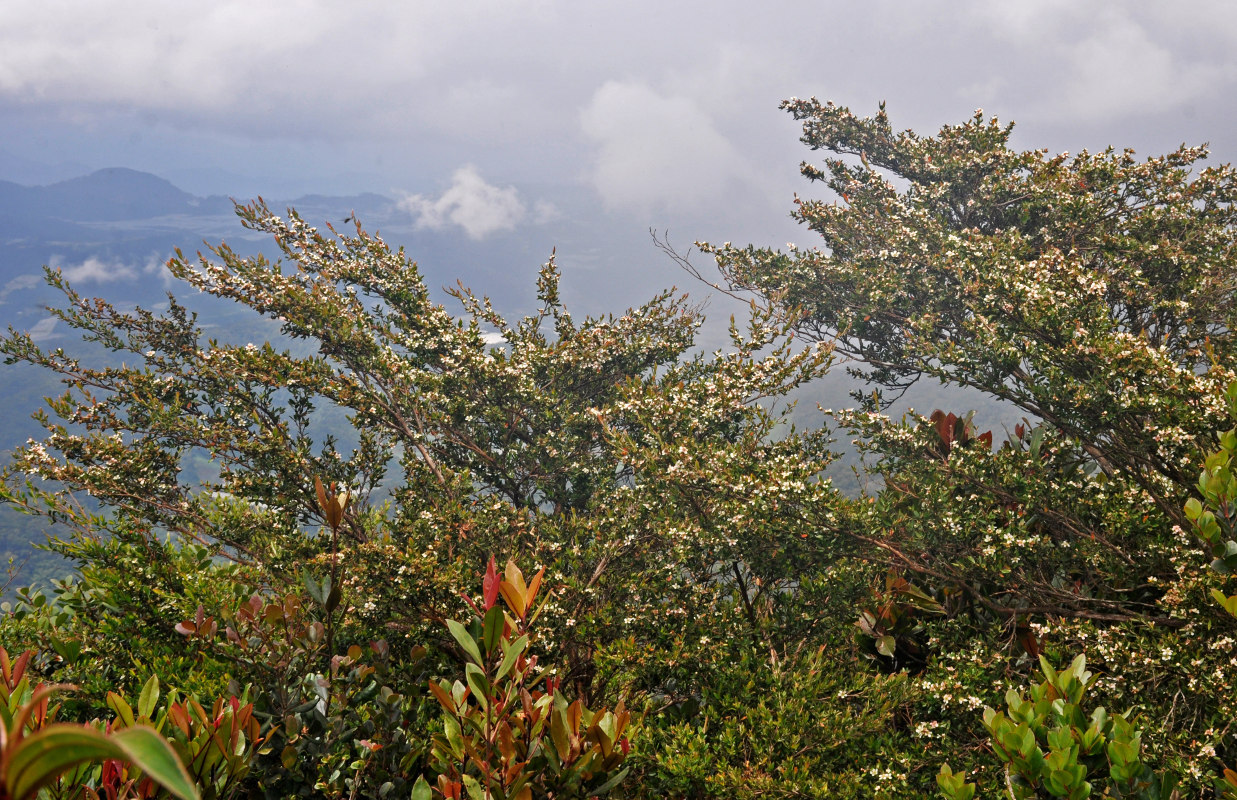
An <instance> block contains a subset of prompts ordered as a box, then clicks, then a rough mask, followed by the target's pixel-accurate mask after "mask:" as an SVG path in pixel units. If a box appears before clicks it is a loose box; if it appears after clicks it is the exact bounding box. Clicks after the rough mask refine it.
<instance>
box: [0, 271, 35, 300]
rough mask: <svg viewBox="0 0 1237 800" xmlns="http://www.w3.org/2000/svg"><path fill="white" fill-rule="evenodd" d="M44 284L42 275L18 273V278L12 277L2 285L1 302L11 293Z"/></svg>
mask: <svg viewBox="0 0 1237 800" xmlns="http://www.w3.org/2000/svg"><path fill="white" fill-rule="evenodd" d="M42 284H43V276H42V275H18V276H17V277H16V278H12V279H10V280H9V281H8V282H7V283H5V284H4V286H3V287H0V303H3V302H5V300H6V299H7V298H8V296H9V295H10V294H12V293H13V292H19V291H22V290H23V289H33V288H35V287H36V286H41V285H42Z"/></svg>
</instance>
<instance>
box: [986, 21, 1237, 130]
mask: <svg viewBox="0 0 1237 800" xmlns="http://www.w3.org/2000/svg"><path fill="white" fill-rule="evenodd" d="M976 12H977V13H976V14H974V15H973V17H972V24H975V25H978V26H983V27H986V28H987V30H988V32H989V33H991V34H992V35H994V36H995V38H996V39H997V40H998V41H1000V42H1002V43H1003V44H1005V45H1006V46H1007V47H1009V48H1010V52H1009V56H1008V58H1009V62H1010V66H1011V67H1013V68H1009V67H1007V68H1006V69H1004V70H1002V72H1003V73H1005V74H1004V77H1003V79H1002V80H1000V82H999V83H998V84H997V85H996V86H995V87H994V88H996V89H998V90H1000V91H1004V92H1009V93H1013V94H1015V95H1021V96H1024V97H1031V98H1034V100H1033V102H1032V103H1030V104H1029V105H1031V106H1032V107H1033V108H1034V109H1035V115H1036V116H1039V117H1041V118H1043V119H1056V120H1059V121H1068V120H1075V121H1081V122H1097V121H1105V120H1107V121H1114V120H1120V119H1129V118H1131V117H1141V118H1145V117H1147V116H1148V115H1149V114H1153V113H1154V114H1163V113H1165V112H1167V111H1170V110H1172V109H1178V108H1182V107H1185V106H1188V105H1190V104H1192V103H1194V102H1196V101H1197V100H1199V99H1200V98H1201V97H1203V96H1205V95H1207V94H1211V93H1214V92H1215V91H1216V90H1217V89H1218V88H1219V87H1224V86H1231V84H1232V83H1233V82H1234V81H1235V80H1237V64H1235V63H1234V61H1233V59H1232V57H1231V55H1223V56H1220V55H1218V53H1220V52H1224V51H1228V52H1231V50H1232V49H1233V48H1234V47H1237V25H1235V18H1234V16H1233V14H1232V13H1231V10H1230V11H1229V12H1228V13H1221V10H1220V9H1216V12H1217V13H1215V14H1200V13H1183V12H1182V10H1181V9H1180V8H1177V9H1168V8H1162V9H1161V8H1157V7H1156V6H1154V5H1146V4H1138V3H1131V4H1119V5H1103V4H1096V5H1088V4H1078V3H1070V2H1066V1H1065V0H1027V2H1022V3H1005V4H995V5H988V4H980V5H979V6H978V7H976ZM1204 21H1205V24H1204Z"/></svg>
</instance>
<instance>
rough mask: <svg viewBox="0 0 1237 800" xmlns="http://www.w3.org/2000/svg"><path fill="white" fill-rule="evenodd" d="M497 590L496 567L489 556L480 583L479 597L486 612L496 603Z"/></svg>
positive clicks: (492, 557)
mask: <svg viewBox="0 0 1237 800" xmlns="http://www.w3.org/2000/svg"><path fill="white" fill-rule="evenodd" d="M498 588H499V581H498V567H497V565H495V563H494V556H490V565H489V566H488V567H486V569H485V578H484V580H482V582H481V595H482V599H483V602H484V603H485V610H486V611H489V610H490V609H491V608H493V607H494V604H495V603H496V602H498Z"/></svg>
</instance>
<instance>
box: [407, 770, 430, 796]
mask: <svg viewBox="0 0 1237 800" xmlns="http://www.w3.org/2000/svg"><path fill="white" fill-rule="evenodd" d="M432 798H433V791H432V790H431V789H430V785H429V784H428V783H427V782H426V780H425V776H424V775H419V776H417V782H416V783H414V784H413V785H412V796H411V797H410V798H409V800H432Z"/></svg>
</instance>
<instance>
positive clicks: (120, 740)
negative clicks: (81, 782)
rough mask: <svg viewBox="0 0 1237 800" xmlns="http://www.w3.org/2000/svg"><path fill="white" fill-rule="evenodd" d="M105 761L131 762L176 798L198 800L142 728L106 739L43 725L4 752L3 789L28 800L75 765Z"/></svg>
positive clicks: (159, 740) (164, 745)
mask: <svg viewBox="0 0 1237 800" xmlns="http://www.w3.org/2000/svg"><path fill="white" fill-rule="evenodd" d="M109 758H115V759H120V760H123V761H126V762H128V763H130V764H133V765H134V766H136V767H137V768H138V769H140V770H141V771H142V772H144V773H146V774H147V775H149V776H150V778H151V779H152V780H154V781H155V782H156V783H158V784H159V785H160V786H163V787H164V788H165V789H167V790H168V791H169V792H171V793H172V794H173V795H175V796H176V797H178V798H180V800H198V798H199V795H198V789H197V786H196V785H194V783H193V779H192V778H190V777H189V773H188V772H186V771H185V768H184V766H183V765H182V764H181V763H180V759H179V758H178V757H177V756H176V751H175V750H173V749H172V746H171V745H170V744H168V742H167V740H166V739H164V738H163V737H162V736H160V735H159V733H158V732H156V731H155V729H154V728H151V727H148V726H146V725H138V726H135V727H132V728H125V729H124V730H122V731H118V732H116V733H114V734H112V735H110V736H108V735H105V734H104V733H102V732H100V731H97V730H95V729H93V728H87V727H85V726H82V725H71V724H67V723H65V724H58V725H51V726H49V727H46V728H44V729H43V730H41V731H38V732H37V733H34V734H32V735H30V736H28V737H26V738H25V739H23V740H22V741H21V743H20V744H18V745H17V746H16V748H15V749H14V750H13V751H12V752H11V753H10V754H9V764H8V774H7V775H6V779H5V788H6V789H7V790H8V793H9V795H10V797H12V798H13V800H27V799H28V798H33V797H34V796H35V794H36V793H37V792H38V790H39V788H40V787H42V786H46V785H47V784H48V783H50V782H51V781H53V780H55V779H56V778H57V777H58V776H59V775H61V774H63V773H64V772H66V771H68V770H69V769H70V768H72V767H74V766H75V765H77V764H81V763H83V762H87V761H102V760H104V759H109Z"/></svg>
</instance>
